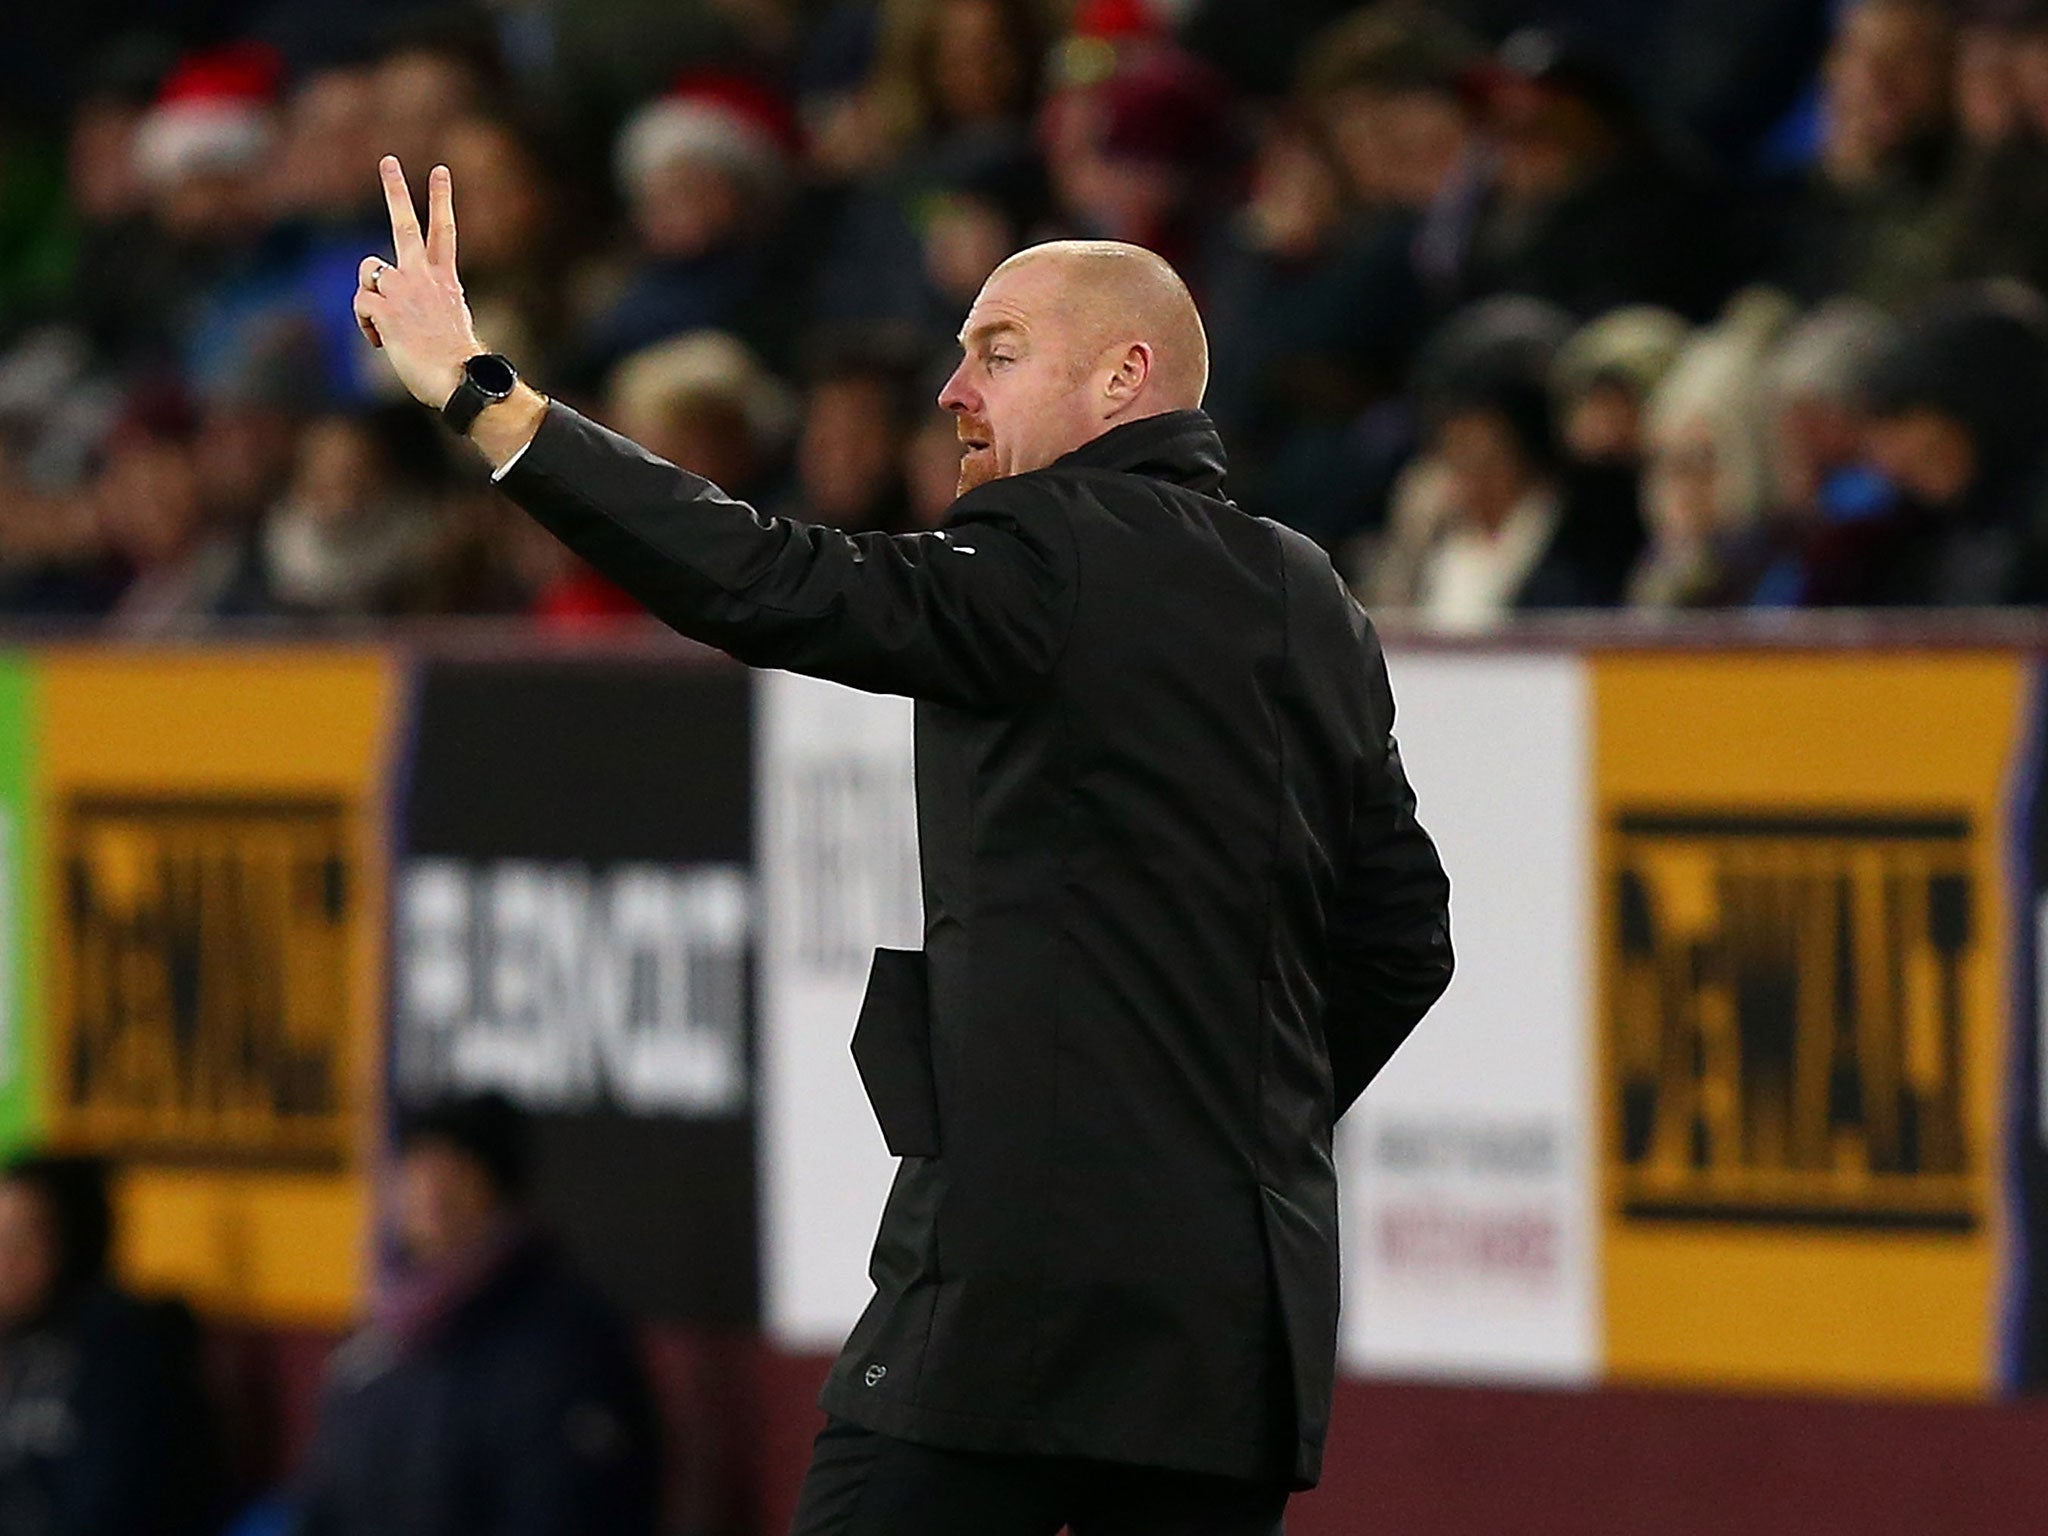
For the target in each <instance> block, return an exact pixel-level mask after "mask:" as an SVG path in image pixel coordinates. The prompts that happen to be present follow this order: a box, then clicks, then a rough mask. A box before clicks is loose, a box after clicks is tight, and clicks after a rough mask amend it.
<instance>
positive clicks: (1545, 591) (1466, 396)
mask: <svg viewBox="0 0 2048 1536" xmlns="http://www.w3.org/2000/svg"><path fill="white" fill-rule="evenodd" d="M1429 451H1430V453H1431V455H1432V456H1433V457H1434V458H1435V460H1436V461H1437V462H1438V463H1439V464H1440V465H1441V466H1442V468H1443V475H1444V486H1443V494H1444V503H1445V509H1446V514H1447V515H1446V517H1445V520H1444V524H1443V527H1442V531H1441V533H1440V534H1439V536H1438V538H1437V540H1436V542H1435V544H1434V545H1433V546H1432V547H1431V549H1430V550H1429V552H1428V553H1427V554H1426V555H1425V556H1424V557H1423V562H1422V569H1421V581H1420V583H1419V586H1418V590H1417V593H1416V603H1417V607H1418V609H1419V610H1420V612H1421V614H1422V616H1423V617H1424V618H1425V619H1426V620H1427V621H1428V622H1429V623H1430V624H1431V625H1433V626H1434V627H1436V628H1439V629H1443V630H1449V631H1459V632H1469V631H1473V630H1480V629H1487V628H1490V627H1492V626H1494V625H1497V624H1499V623H1500V622H1501V621H1502V620H1503V619H1505V618H1506V617H1507V616H1508V615H1509V614H1510V613H1512V612H1514V611H1515V610H1517V609H1528V608H1557V607H1590V606H1592V605H1593V604H1594V603H1595V602H1597V601H1598V598H1597V596H1596V594H1595V593H1594V591H1593V589H1592V586H1591V583H1590V581H1589V580H1588V579H1587V577H1586V575H1585V573H1583V572H1582V571H1580V570H1578V569H1576V568H1575V567H1574V565H1573V564H1572V562H1571V561H1570V560H1569V558H1567V557H1566V556H1565V555H1564V554H1563V552H1562V550H1561V549H1560V547H1559V534H1560V532H1561V531H1562V529H1563V526H1564V520H1565V508H1564V503H1563V487H1562V484H1561V480H1560V475H1559V469H1560V465H1559V463H1558V458H1557V453H1556V446H1555V443H1554V441H1553V438H1552V434H1551V430H1550V402H1549V400H1548V398H1547V397H1546V396H1545V394H1544V392H1543V390H1542V387H1541V386H1540V385H1537V384H1535V383H1532V382H1530V381H1527V380H1515V379H1500V380H1475V381H1473V382H1472V383H1471V384H1470V385H1469V386H1467V387H1463V388H1460V389H1458V390H1456V391H1454V392H1453V393H1452V394H1450V395H1449V396H1448V397H1446V398H1445V399H1444V400H1443V401H1442V402H1441V403H1440V404H1439V406H1438V408H1437V413H1436V417H1435V420H1434V422H1433V424H1432V427H1431V431H1430V441H1429Z"/></svg>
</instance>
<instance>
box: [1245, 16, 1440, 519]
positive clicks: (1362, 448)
mask: <svg viewBox="0 0 2048 1536" xmlns="http://www.w3.org/2000/svg"><path fill="white" fill-rule="evenodd" d="M1474 52H1475V49H1474V48H1473V47H1472V45H1470V44H1469V43H1468V42H1467V40H1466V39H1465V38H1464V36H1463V34H1462V33H1460V32H1458V31H1457V30H1456V29H1453V28H1448V27H1445V26H1443V25H1441V24H1439V23H1437V22H1436V21H1434V20H1433V19H1432V18H1431V17H1430V16H1429V14H1428V13H1426V12H1416V11H1413V10H1411V9H1408V8H1406V7H1402V6H1392V7H1389V6H1385V5H1381V6H1375V7H1373V8H1371V9H1369V10H1367V11H1364V12H1361V13H1360V14H1359V16H1358V17H1356V18H1353V19H1352V20H1350V21H1346V22H1344V23H1342V24H1340V25H1339V26H1338V27H1337V28H1336V29H1335V30H1334V31H1333V32H1331V33H1330V34H1329V35H1327V36H1326V37H1324V38H1322V39H1320V40H1319V41H1318V43H1317V45H1316V48H1315V50H1314V51H1313V52H1312V54H1311V55H1310V57H1309V59H1308V61H1307V62H1306V64H1305V66H1304V82H1303V87H1302V93H1301V95H1302V102H1301V111H1300V115H1299V116H1298V117H1297V116H1296V115H1294V114H1291V113H1290V114H1280V115H1276V116H1275V117H1274V118H1272V119H1270V120H1269V121H1268V124H1267V127H1266V131H1265V133H1264V134H1263V136H1262V141H1261V145H1260V149H1259V153H1258V156H1257V159H1256V161H1255V162H1254V168H1253V174H1252V184H1251V195H1250V197H1249V199H1248V200H1247V202H1246V203H1245V205H1244V206H1243V207H1242V208H1241V209H1239V210H1238V211H1237V213H1236V214H1235V215H1234V216H1233V217H1232V218H1231V219H1230V221H1229V222H1228V224H1227V225H1226V228H1225V232H1224V237H1223V239H1222V240H1221V241H1220V242H1219V251H1218V256H1217V259H1216V261H1215V263H1214V265H1213V266H1212V268H1211V269H1210V272H1209V274H1208V279H1207V287H1208V296H1209V302H1208V327H1209V341H1210V348H1211V351H1210V358H1211V371H1210V378H1209V396H1208V400H1207V402H1206V404H1207V409H1208V410H1209V413H1210V414H1211V415H1212V416H1214V417H1215V418H1216V420H1217V422H1218V424H1219V425H1220V426H1221V427H1222V429H1223V431H1224V433H1225V435H1226V437H1227V438H1228V440H1229V442H1230V444H1231V484H1232V485H1233V487H1234V488H1235V490H1236V494H1237V495H1238V497H1239V499H1241V500H1242V501H1243V502H1244V503H1245V504H1246V505H1247V506H1249V507H1252V508H1253V509H1255V510H1257V511H1260V512H1266V513H1271V514H1273V515H1275V516H1278V517H1281V518H1283V519H1284V520H1285V521H1287V522H1288V523H1289V524H1291V525H1292V526H1294V527H1296V528H1299V529H1301V530H1302V531H1304V532H1306V533H1308V534H1310V535H1311V536H1312V537H1314V538H1316V539H1318V540H1320V541H1321V542H1322V543H1324V544H1325V545H1328V546H1331V547H1336V546H1338V545H1340V544H1342V543H1343V542H1344V541H1345V540H1346V539H1347V538H1350V537H1351V536H1353V535H1354V534H1356V533H1357V532H1358V531H1359V530H1360V529H1361V528H1365V527H1369V526H1370V525H1371V524H1373V523H1374V522H1376V521H1377V520H1378V515H1379V512H1380V508H1381V505H1382V503H1383V500H1384V496H1385V491H1386V485H1387V482H1388V480H1389V479H1390V478H1391V470H1390V466H1389V464H1388V463H1387V457H1388V455H1387V451H1386V447H1385V445H1384V444H1383V443H1382V442H1381V441H1380V439H1379V438H1378V437H1377V436H1376V435H1375V434H1374V432H1373V431H1372V430H1371V429H1370V427H1368V428H1366V429H1364V430H1361V428H1360V426H1359V421H1360V417H1361V416H1362V415H1364V414H1365V413H1367V412H1374V413H1375V414H1376V415H1383V414H1384V407H1385V406H1386V405H1387V404H1388V403H1389V402H1390V400H1391V399H1392V398H1393V397H1394V395H1395V393H1396V391H1397V388H1398V386H1399V383H1400V381H1401V380H1402V379H1403V378H1404V377H1405V376H1406V374H1407V370H1408V365H1409V361H1410V357H1411V354H1412V352H1413V350H1414V348H1415V346H1416V345H1417V344H1418V343H1419V341H1420V339H1421V334H1422V328H1423V324H1424V322H1425V321H1426V319H1427V306H1426V304H1425V302H1424V293H1423V288H1422V285H1421V282H1420V280H1419V277H1418V272H1417V268H1416V263H1415V258H1414V251H1415V249H1416V247H1417V245H1418V243H1419V237H1420V232H1421V229H1422V221H1423V218H1424V216H1425V214H1426V213H1427V211H1428V210H1429V209H1430V208H1431V207H1432V206H1433V205H1435V204H1436V203H1437V202H1438V201H1439V200H1440V199H1441V198H1442V197H1443V196H1444V195H1445V189H1446V187H1447V186H1448V185H1449V184H1450V183H1452V182H1453V181H1455V180H1456V178H1458V177H1459V176H1460V175H1461V174H1462V170H1463V167H1464V165H1465V162H1466V158H1467V139H1468V133H1467V122H1466V113H1465V109H1464V106H1463V105H1462V103H1461V102H1460V101H1459V99H1458V97H1457V94H1456V82H1457V77H1458V75H1459V73H1460V72H1461V71H1462V69H1464V68H1465V67H1466V65H1467V64H1468V63H1469V62H1470V60H1471V58H1472V57H1473V55H1474Z"/></svg>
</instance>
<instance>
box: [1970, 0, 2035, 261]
mask: <svg viewBox="0 0 2048 1536" xmlns="http://www.w3.org/2000/svg"><path fill="white" fill-rule="evenodd" d="M1966 15H1967V19H1966V20H1965V22H1964V24H1963V26H1962V27H1961V28H1960V29H1959V30H1958V32H1957V39H1956V120H1957V125H1958V128H1959V132H1960V139H1961V145H1962V150H1961V164H1960V170H1959V173H1958V192H1957V200H1956V201H1957V207H1956V214H1955V224H1956V227H1955V236H1954V244H1955V255H1954V260H1953V261H1952V262H1951V264H1950V267H1949V271H1950V272H1951V274H1952V275H1954V276H1955V277H1957V278H1960V279H1964V280H1979V279H1987V278H1997V277H2011V278H2018V279H2019V280H2020V281H2022V282H2026V283H2030V284H2032V285H2033V286H2035V287H2037V288H2038V287H2040V286H2041V285H2042V284H2043V283H2044V282H2048V241H2044V240H2043V238H2042V234H2041V231H2042V229H2043V228H2044V225H2048V4H2042V3H2040V0H1981V3H1980V4H1979V5H1978V6H1977V7H1976V8H1975V9H1974V10H1972V11H1970V12H1968V13H1966Z"/></svg>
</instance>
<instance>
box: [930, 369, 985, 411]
mask: <svg viewBox="0 0 2048 1536" xmlns="http://www.w3.org/2000/svg"><path fill="white" fill-rule="evenodd" d="M966 372H967V364H966V363H965V362H964V361H963V362H962V363H961V364H960V366H959V367H958V368H955V369H954V370H953V376H952V377H951V378H950V379H948V380H946V383H945V387H944V388H942V389H941V390H940V391H939V409H940V410H942V411H951V412H952V413H953V414H954V415H955V416H971V415H973V414H974V412H975V411H976V409H978V407H979V405H980V402H979V401H978V400H977V399H976V398H975V396H974V394H973V392H972V391H970V390H969V389H968V387H967V381H966V379H965V378H964V377H963V375H965V374H966Z"/></svg>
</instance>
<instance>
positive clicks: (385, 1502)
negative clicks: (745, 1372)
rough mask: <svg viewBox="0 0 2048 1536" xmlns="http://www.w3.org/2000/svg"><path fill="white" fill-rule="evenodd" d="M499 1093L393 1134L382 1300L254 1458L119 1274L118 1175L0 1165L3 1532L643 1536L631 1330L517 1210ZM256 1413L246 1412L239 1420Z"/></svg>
mask: <svg viewBox="0 0 2048 1536" xmlns="http://www.w3.org/2000/svg"><path fill="white" fill-rule="evenodd" d="M532 1164H533V1158H532V1132H531V1127H530V1126H529V1125H528V1123H527V1122H526V1120H525V1119H524V1117H523V1116H522V1115H521V1114H520V1112H519V1111H518V1110H517V1109H515V1108H514V1107H513V1106H512V1105H511V1104H510V1103H509V1102H508V1101H506V1100H505V1099H503V1098H499V1097H496V1096H489V1095H487V1096H483V1097H479V1098H467V1099H452V1100H447V1101H443V1102H439V1103H435V1104H431V1105H426V1106H422V1107H420V1108H417V1109H415V1110H412V1111H410V1112H408V1113H407V1114H406V1115H405V1116H404V1117H403V1118H402V1120H401V1122H400V1124H399V1127H398V1134H397V1137H396V1141H395V1147H394V1151H393V1159H392V1166H391V1169H390V1196H389V1212H388V1214H389V1220H390V1228H391V1232H390V1238H391V1241H390V1244H389V1251H388V1256H387V1260H386V1262H385V1263H384V1264H383V1266H382V1268H383V1271H384V1273H383V1276H382V1279H381V1282H380V1284H379V1286H378V1291H377V1296H376V1300H375V1304H374V1305H373V1306H372V1307H371V1308H370V1309H369V1311H368V1315H367V1316H365V1317H364V1319H363V1320H362V1322H361V1325H360V1326H359V1327H358V1328H357V1330H356V1331H355V1332H354V1333H353V1334H352V1335H351V1336H350V1337H348V1338H347V1339H346V1340H345V1341H344V1342H342V1343H341V1345H340V1346H339V1347H338V1348H337V1349H335V1351H334V1352H333V1354H332V1356H331V1357H330V1358H329V1360H328V1362H327V1367H326V1371H325V1375H324V1381H323V1384H322V1387H321V1389H320V1392H319V1401H318V1406H317V1409H316V1411H315V1414H314V1418H315V1423H314V1425H313V1427H312V1432H311V1436H310V1443H309V1444H307V1445H306V1446H305V1447H304V1448H303V1450H302V1451H301V1452H300V1454H298V1455H297V1456H296V1457H295V1458H294V1461H293V1464H292V1465H290V1466H287V1467H282V1468H281V1467H278V1466H275V1465H259V1464H257V1463H258V1462H259V1461H260V1458H256V1457H252V1455H251V1454H250V1453H251V1450H252V1447H255V1446H256V1445H258V1444H259V1443H260V1442H262V1441H263V1440H264V1439H265V1438H266V1437H265V1436H264V1435H262V1434H261V1433H259V1432H256V1431H255V1429H254V1426H251V1425H249V1424H246V1423H240V1422H238V1420H237V1415H236V1413H235V1412H233V1411H232V1405H233V1403H234V1400H235V1397H236V1394H235V1393H233V1392H232V1391H228V1390H224V1387H225V1386H226V1385H227V1383H226V1381H225V1380H224V1377H223V1373H222V1372H221V1370H220V1369H219V1363H218V1361H217V1360H216V1359H214V1358H213V1355H214V1353H216V1352H214V1351H209V1349H208V1348H207V1339H206V1336H205V1332H204V1330H203V1329H202V1328H201V1327H200V1325H199V1323H198V1321H197V1319H196V1318H195V1316H194V1314H193V1312H192V1311H191V1309H190V1308H189V1307H188V1306H187V1305H185V1303H183V1302H182V1301H180V1300H177V1299H174V1298H167V1297H145V1296H138V1295H135V1294H133V1293H131V1292H130V1291H128V1290H126V1289H124V1288H123V1287H122V1286H121V1284H120V1283H119V1282H118V1280H117V1279H116V1278H115V1276H114V1273H113V1265H112V1258H113V1254H114V1252H115V1251H116V1249H117V1245H118V1236H119V1234H118V1230H117V1227H116V1224H115V1221H114V1215H113V1211H114V1205H113V1202H112V1200H111V1198H110V1191H109V1169H108V1167H107V1166H106V1165H105V1164H103V1163H101V1162H99V1161H98V1160H95V1159H89V1158H82V1157H74V1156H48V1155H40V1154H31V1155H26V1156H22V1157H18V1158H16V1159H14V1160H13V1161H11V1162H9V1163H7V1164H5V1165H4V1166H0V1531H5V1532H6V1533H7V1536H394V1533H398V1532H407V1533H412V1536H653V1533H654V1532H655V1531H656V1529H657V1528H660V1529H675V1528H676V1526H675V1525H674V1524H673V1523H670V1524H663V1523H662V1498H663V1488H662V1470H663V1465H662V1464H663V1458H664V1453H665V1451H667V1450H672V1447H667V1446H665V1445H664V1434H663V1426H662V1424H661V1421H660V1417H659V1413H658V1410H657V1405H656V1400H655V1396H654V1393H653V1391H652V1389H651V1387H650V1383H649V1380H648V1377H647V1375H646V1372H645V1366H644V1361H643V1359H642V1357H641V1354H640V1344H639V1342H638V1341H637V1339H636V1337H635V1334H634V1332H633V1329H632V1327H631V1325H630V1324H629V1323H628V1322H627V1321H626V1320H625V1319H624V1318H622V1317H621V1316H620V1315H619V1314H618V1313H617V1312H615V1311H614V1310H613V1309H612V1308H611V1307H610V1306H609V1305H608V1304H607V1303H606V1302H605V1301H604V1299H603V1298H602V1297H601V1296H599V1294H598V1293H597V1292H596V1291H595V1290H593V1289H592V1288H591V1287H590V1286H589V1284H587V1283H586V1282H585V1281H584V1280H583V1279H581V1278H580V1277H579V1275H578V1274H577V1272H576V1270H575V1268H574V1267H573V1265H572V1264H571V1263H570V1262H569V1261H568V1260H567V1259H566V1258H565V1256H564V1254H563V1251H562V1249H561V1248H560V1247H559V1246H558V1245H557V1244H556V1243H555V1242H554V1241H553V1240H551V1238H550V1237H549V1236H548V1234H547V1233H546V1232H545V1231H544V1230H542V1229H541V1227H540V1226H538V1225H537V1224H536V1221H535V1219H534V1218H533V1216H532V1215H531V1213H530V1211H529V1209H528V1205H527V1195H528V1192H529V1186H530V1180H531V1176H532V1172H533V1167H532ZM242 1406H243V1407H245V1408H246V1406H247V1405H246V1404H244V1405H242Z"/></svg>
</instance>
